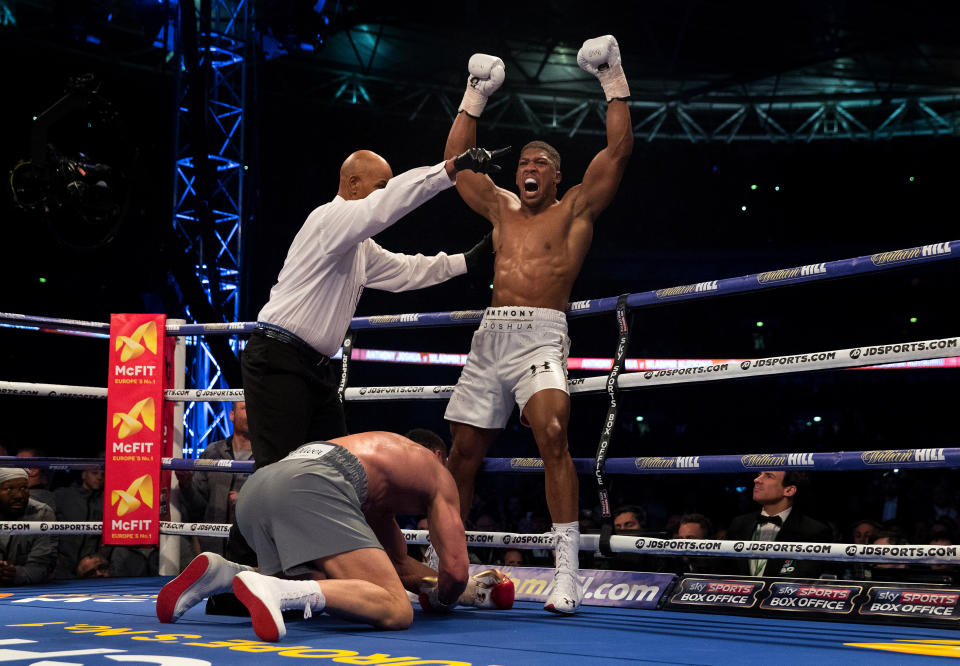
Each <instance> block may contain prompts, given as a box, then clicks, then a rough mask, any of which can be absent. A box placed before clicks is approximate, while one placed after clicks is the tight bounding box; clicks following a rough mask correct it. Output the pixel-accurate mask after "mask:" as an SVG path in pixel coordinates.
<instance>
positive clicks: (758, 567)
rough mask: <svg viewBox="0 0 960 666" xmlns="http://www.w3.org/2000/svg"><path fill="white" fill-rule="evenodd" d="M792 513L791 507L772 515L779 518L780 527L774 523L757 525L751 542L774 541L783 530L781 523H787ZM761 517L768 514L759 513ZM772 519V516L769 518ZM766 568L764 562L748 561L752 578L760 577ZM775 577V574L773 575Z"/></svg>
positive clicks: (764, 512)
mask: <svg viewBox="0 0 960 666" xmlns="http://www.w3.org/2000/svg"><path fill="white" fill-rule="evenodd" d="M791 511H793V507H792V506H791V507H787V508H786V509H784V510H783V511H781V512H780V513H777V514H774V515H776V516H780V520H781V521H782V522H781V524H780V525H776V524H774V523H764V524H762V525H759V524H758V525H757V527H756V529H755V530H754V532H753V539H752V540H753V541H776V540H777V535H778V534H780V530H781V529H783V523H785V522H787V516H789V515H790V512H791ZM760 515H761V516H768V515H769V514H768V513H767V512H766V510H762V511H761V512H760ZM771 517H772V516H771ZM766 568H767V561H766V560H750V573H751V575H753V576H762V575H763V574H764V572H765V571H766ZM773 575H776V574H773Z"/></svg>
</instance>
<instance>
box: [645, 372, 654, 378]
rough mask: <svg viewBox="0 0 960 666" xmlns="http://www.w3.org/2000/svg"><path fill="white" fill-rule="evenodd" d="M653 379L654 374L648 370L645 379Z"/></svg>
mask: <svg viewBox="0 0 960 666" xmlns="http://www.w3.org/2000/svg"><path fill="white" fill-rule="evenodd" d="M652 377H653V372H651V371H650V370H647V371H646V372H645V373H643V378H644V379H651V378H652Z"/></svg>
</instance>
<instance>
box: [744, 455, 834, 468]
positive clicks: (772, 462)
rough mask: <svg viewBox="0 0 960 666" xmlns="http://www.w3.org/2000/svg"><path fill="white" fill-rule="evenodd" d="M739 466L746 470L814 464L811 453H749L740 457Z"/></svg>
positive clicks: (811, 465)
mask: <svg viewBox="0 0 960 666" xmlns="http://www.w3.org/2000/svg"><path fill="white" fill-rule="evenodd" d="M740 464H741V465H743V466H744V467H745V468H747V469H756V468H758V467H813V466H814V465H815V464H816V463H815V462H814V460H813V454H812V453H788V454H787V455H783V454H769V453H751V454H748V455H745V456H740Z"/></svg>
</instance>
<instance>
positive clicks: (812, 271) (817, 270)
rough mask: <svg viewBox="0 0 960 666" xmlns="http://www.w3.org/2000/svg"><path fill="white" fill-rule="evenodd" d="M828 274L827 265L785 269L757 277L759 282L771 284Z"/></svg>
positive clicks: (809, 265)
mask: <svg viewBox="0 0 960 666" xmlns="http://www.w3.org/2000/svg"><path fill="white" fill-rule="evenodd" d="M826 272H827V265H826V264H808V265H806V266H798V267H796V268H783V269H781V270H778V271H767V272H766V273H760V274H759V275H757V282H759V283H760V284H767V283H770V282H787V281H790V280H797V279H800V278H805V277H810V276H813V275H823V274H825V273H826Z"/></svg>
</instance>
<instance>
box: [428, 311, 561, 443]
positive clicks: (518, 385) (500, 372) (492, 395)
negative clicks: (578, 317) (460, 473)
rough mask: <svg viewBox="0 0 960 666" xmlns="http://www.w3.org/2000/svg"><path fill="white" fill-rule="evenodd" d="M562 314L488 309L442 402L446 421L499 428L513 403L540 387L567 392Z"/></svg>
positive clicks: (523, 402) (523, 401) (521, 402)
mask: <svg viewBox="0 0 960 666" xmlns="http://www.w3.org/2000/svg"><path fill="white" fill-rule="evenodd" d="M569 353H570V338H569V337H567V316H566V314H564V313H563V312H561V311H559V310H551V309H549V308H534V307H527V306H522V305H509V306H508V305H499V306H496V307H493V306H491V307H489V308H487V310H486V312H484V315H483V320H481V322H480V328H478V329H477V331H476V332H475V333H474V334H473V341H472V342H471V343H470V354H469V356H467V364H466V365H465V366H464V368H463V372H462V373H461V374H460V380H459V381H458V382H457V386H456V388H455V389H454V391H453V395H452V396H451V397H450V402H449V403H448V404H447V411H446V412H445V413H444V415H443V417H444V418H445V419H446V420H447V421H453V422H456V423H466V424H468V425H472V426H476V427H477V428H486V429H490V430H496V429H500V428H503V427H504V426H505V425H506V423H507V419H509V418H510V412H511V411H513V403H514V401H516V403H517V405H518V406H519V407H520V416H521V422H523V423H524V425H527V424H526V422H525V421H524V420H523V408H524V406H526V404H527V401H528V400H530V397H531V396H532V395H533V394H534V393H537V392H538V391H543V390H545V389H559V390H561V391H563V392H564V393H569V390H568V389H567V355H568V354H569Z"/></svg>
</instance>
